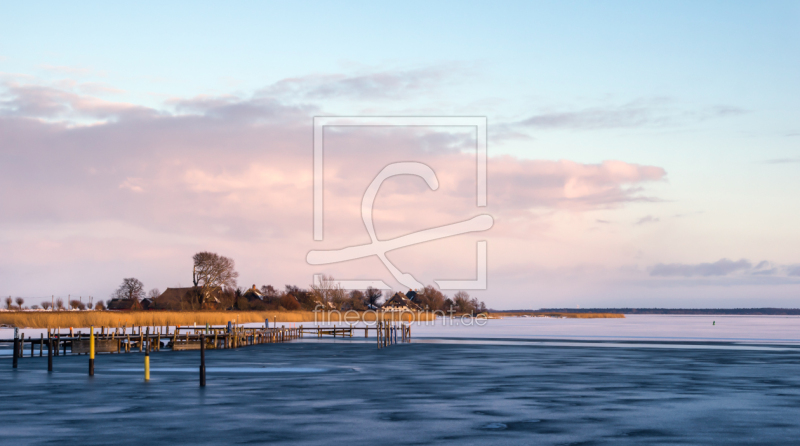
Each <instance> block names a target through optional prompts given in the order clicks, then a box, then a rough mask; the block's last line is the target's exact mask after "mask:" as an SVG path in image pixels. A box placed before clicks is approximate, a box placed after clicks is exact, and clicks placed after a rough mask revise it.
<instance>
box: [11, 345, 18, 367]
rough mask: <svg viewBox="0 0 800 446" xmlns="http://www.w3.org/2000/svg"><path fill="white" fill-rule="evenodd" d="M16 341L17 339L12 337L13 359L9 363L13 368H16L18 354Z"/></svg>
mask: <svg viewBox="0 0 800 446" xmlns="http://www.w3.org/2000/svg"><path fill="white" fill-rule="evenodd" d="M18 342H19V341H18V340H17V338H14V348H13V350H14V353H13V354H14V359H13V361H11V363H12V364H11V366H12V368H15V369H16V368H17V363H18V362H19V359H18V358H17V356H19V344H18Z"/></svg>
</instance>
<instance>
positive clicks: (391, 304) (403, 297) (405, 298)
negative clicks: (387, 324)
mask: <svg viewBox="0 0 800 446" xmlns="http://www.w3.org/2000/svg"><path fill="white" fill-rule="evenodd" d="M416 295H417V293H416V292H414V291H409V292H408V294H403V293H401V292H399V291H398V292H396V293H394V296H392V297H391V298H390V299H389V300H387V301H386V302H384V304H383V305H381V309H382V310H383V311H421V310H422V308H421V307H420V306H419V305H417V304H416V303H414V301H413V298H414V297H415V296H416Z"/></svg>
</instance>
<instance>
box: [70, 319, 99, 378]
mask: <svg viewBox="0 0 800 446" xmlns="http://www.w3.org/2000/svg"><path fill="white" fill-rule="evenodd" d="M73 342H74V341H73ZM89 376H94V325H92V326H91V327H89Z"/></svg>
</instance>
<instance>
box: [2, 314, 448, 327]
mask: <svg viewBox="0 0 800 446" xmlns="http://www.w3.org/2000/svg"><path fill="white" fill-rule="evenodd" d="M381 318H382V319H383V320H386V321H392V320H394V321H410V320H414V321H431V320H434V319H436V314H434V313H425V312H418V313H412V312H406V313H399V312H397V313H392V312H386V313H378V312H370V311H350V312H346V311H342V312H336V311H333V312H317V313H315V312H313V311H125V312H121V311H120V312H116V311H35V312H34V311H4V312H0V325H2V326H7V327H18V328H57V327H89V326H96V327H102V326H104V327H121V326H128V327H132V326H149V327H152V326H164V325H168V326H175V325H181V326H185V325H192V324H195V323H196V324H198V325H205V324H206V323H208V324H209V325H225V324H227V323H228V321H235V322H236V323H238V324H249V323H256V322H264V320H265V319H269V321H270V325H271V324H273V323H275V322H277V323H282V322H291V323H297V322H315V321H319V322H333V323H337V322H343V323H347V322H358V321H375V320H376V319H381Z"/></svg>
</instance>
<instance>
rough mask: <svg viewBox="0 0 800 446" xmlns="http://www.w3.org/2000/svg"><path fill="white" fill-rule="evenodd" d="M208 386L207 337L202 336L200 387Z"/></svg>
mask: <svg viewBox="0 0 800 446" xmlns="http://www.w3.org/2000/svg"><path fill="white" fill-rule="evenodd" d="M205 386H206V335H204V334H201V335H200V387H205Z"/></svg>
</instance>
